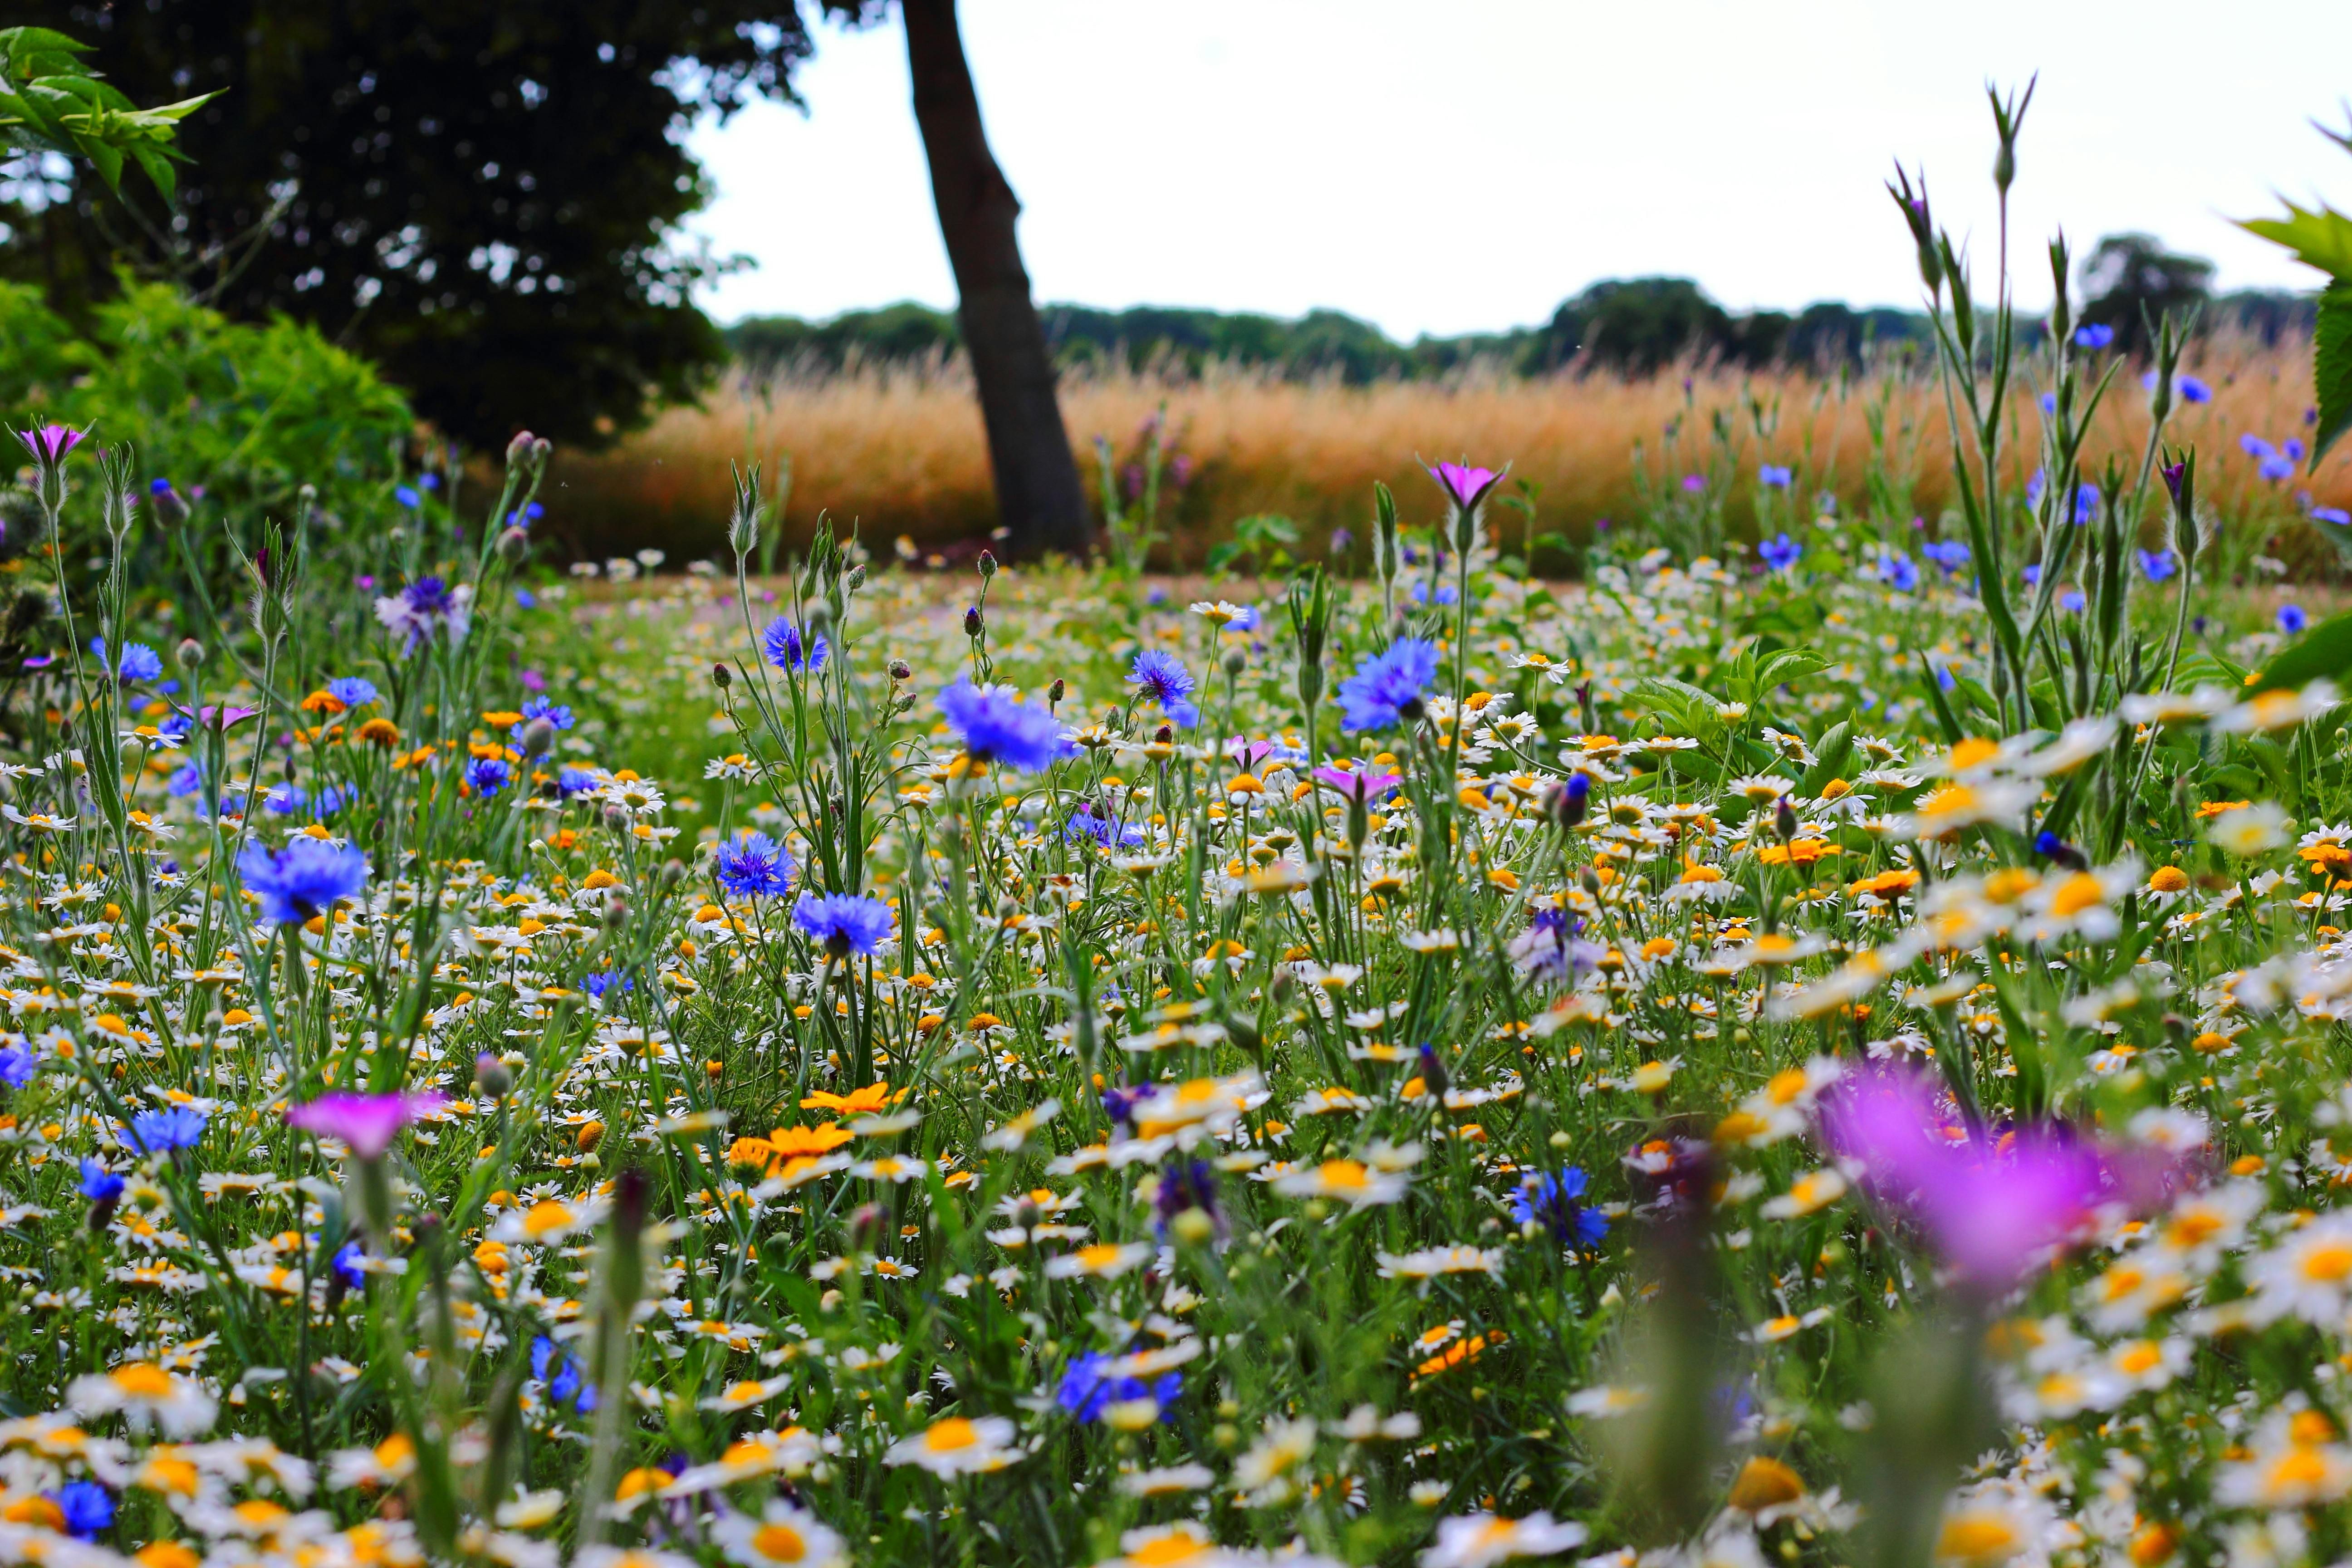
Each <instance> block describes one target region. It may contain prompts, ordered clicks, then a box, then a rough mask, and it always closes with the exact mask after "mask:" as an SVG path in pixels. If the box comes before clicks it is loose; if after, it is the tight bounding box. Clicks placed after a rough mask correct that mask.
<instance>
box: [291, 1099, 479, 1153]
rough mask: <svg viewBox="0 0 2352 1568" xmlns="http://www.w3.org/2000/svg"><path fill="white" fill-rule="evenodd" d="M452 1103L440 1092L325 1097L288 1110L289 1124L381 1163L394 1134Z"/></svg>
mask: <svg viewBox="0 0 2352 1568" xmlns="http://www.w3.org/2000/svg"><path fill="white" fill-rule="evenodd" d="M448 1103H449V1097H448V1096H447V1095H446V1094H442V1093H440V1092H439V1091H437V1090H431V1089H428V1090H425V1092H423V1093H416V1092H410V1093H406V1094H322V1095H320V1097H319V1098H318V1099H316V1100H311V1101H310V1102H309V1103H307V1104H303V1105H289V1106H288V1107H287V1108H286V1125H288V1126H289V1127H299V1128H301V1129H302V1130H303V1131H306V1132H316V1133H318V1134H320V1136H322V1137H328V1138H340V1139H341V1140H342V1141H343V1142H345V1143H346V1144H348V1145H350V1147H351V1151H352V1153H353V1154H355V1155H357V1156H358V1157H359V1158H361V1159H362V1160H381V1159H383V1152H384V1151H385V1150H386V1149H389V1148H391V1147H392V1139H393V1135H394V1133H396V1132H398V1131H400V1130H401V1129H402V1128H404V1127H405V1126H407V1125H408V1124H409V1123H410V1122H412V1121H415V1120H416V1119H417V1118H418V1117H420V1116H426V1115H430V1114H431V1113H432V1112H434V1111H436V1110H440V1109H441V1108H442V1107H443V1106H445V1105H446V1104H448Z"/></svg>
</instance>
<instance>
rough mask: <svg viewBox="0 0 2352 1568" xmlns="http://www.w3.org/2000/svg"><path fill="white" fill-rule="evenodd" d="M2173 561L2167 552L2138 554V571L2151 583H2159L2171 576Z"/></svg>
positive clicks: (2171, 555)
mask: <svg viewBox="0 0 2352 1568" xmlns="http://www.w3.org/2000/svg"><path fill="white" fill-rule="evenodd" d="M2173 568H2174V560H2173V554H2172V552H2171V551H2169V550H2163V551H2157V550H2143V551H2141V552H2139V569H2140V572H2141V574H2143V575H2145V576H2146V577H2147V580H2148V581H2149V582H2151V583H2161V582H2163V581H2164V580H2165V579H2166V578H2168V577H2169V576H2171V575H2172V573H2173Z"/></svg>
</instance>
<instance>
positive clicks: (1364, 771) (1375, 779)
mask: <svg viewBox="0 0 2352 1568" xmlns="http://www.w3.org/2000/svg"><path fill="white" fill-rule="evenodd" d="M1314 776H1315V782H1316V783H1317V784H1321V785H1322V786H1323V787H1324V788H1325V789H1329V790H1337V791H1339V794H1341V795H1346V796H1347V797H1348V798H1349V800H1355V801H1369V800H1377V799H1378V798H1380V797H1381V795H1386V794H1388V793H1389V791H1391V790H1392V789H1394V788H1396V786H1397V784H1398V783H1399V782H1400V781H1399V779H1398V776H1397V775H1396V774H1394V773H1376V772H1374V771H1373V770H1372V769H1370V768H1356V769H1349V768H1335V767H1333V766H1331V765H1330V764H1329V763H1325V764H1324V765H1323V766H1321V767H1319V768H1317V769H1316V770H1315V775H1314Z"/></svg>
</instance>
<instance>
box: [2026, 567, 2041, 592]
mask: <svg viewBox="0 0 2352 1568" xmlns="http://www.w3.org/2000/svg"><path fill="white" fill-rule="evenodd" d="M2025 585H2026V586H2027V587H2029V588H2038V587H2040V586H2041V585H2042V563H2041V562H2039V561H2029V562H2027V563H2026V565H2025Z"/></svg>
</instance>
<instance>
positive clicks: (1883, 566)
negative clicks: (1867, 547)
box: [1878, 550, 1919, 594]
mask: <svg viewBox="0 0 2352 1568" xmlns="http://www.w3.org/2000/svg"><path fill="white" fill-rule="evenodd" d="M1878 575H1879V579H1880V580H1881V581H1882V582H1884V583H1885V584H1886V585H1887V586H1888V587H1890V588H1892V589H1894V590H1895V592H1896V593H1898V594H1909V593H1913V592H1916V590H1917V588H1918V586H1919V563H1917V562H1916V561H1914V560H1912V559H1911V557H1910V556H1909V555H1908V554H1907V553H1906V552H1903V551H1900V550H1888V551H1883V552H1880V554H1879V557H1878Z"/></svg>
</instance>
